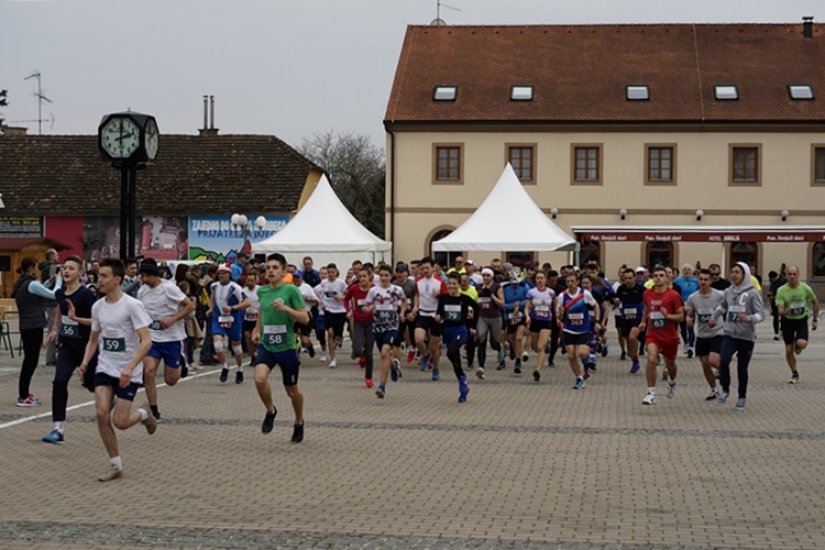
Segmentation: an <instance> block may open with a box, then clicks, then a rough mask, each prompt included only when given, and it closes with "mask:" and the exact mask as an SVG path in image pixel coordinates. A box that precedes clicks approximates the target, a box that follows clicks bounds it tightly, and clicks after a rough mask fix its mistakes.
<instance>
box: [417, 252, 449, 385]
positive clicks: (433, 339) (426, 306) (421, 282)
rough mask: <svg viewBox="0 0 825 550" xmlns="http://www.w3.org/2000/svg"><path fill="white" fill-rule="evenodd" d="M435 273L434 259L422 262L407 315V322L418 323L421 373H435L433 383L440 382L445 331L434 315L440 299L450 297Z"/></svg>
mask: <svg viewBox="0 0 825 550" xmlns="http://www.w3.org/2000/svg"><path fill="white" fill-rule="evenodd" d="M432 269H433V259H432V258H429V257H426V258H422V259H421V262H420V263H419V265H418V270H419V274H420V275H421V276H420V277H419V278H418V279H417V280H416V281H415V298H413V308H412V310H410V312H409V313H408V314H407V319H408V320H409V321H414V322H415V345H416V346H417V347H418V351H419V353H420V354H421V370H422V371H426V370H427V369H428V368H430V369H432V371H433V374H432V377H433V380H436V381H437V380H438V379H439V377H440V375H439V370H438V360H439V359H440V358H441V335H442V333H443V330H442V326H441V323H438V322H436V320H435V314H436V311H437V310H438V297H439V296H441V295H442V294H447V285H446V284H445V283H444V280H443V279H441V278H439V277H438V276H436V275H435V274H434V273H433V271H432ZM428 338H429V346H428V344H427V339H428Z"/></svg>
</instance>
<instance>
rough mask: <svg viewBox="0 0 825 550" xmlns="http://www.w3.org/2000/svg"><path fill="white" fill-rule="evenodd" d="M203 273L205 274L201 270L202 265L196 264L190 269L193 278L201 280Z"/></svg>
mask: <svg viewBox="0 0 825 550" xmlns="http://www.w3.org/2000/svg"><path fill="white" fill-rule="evenodd" d="M202 272H203V270H202V269H201V266H200V264H195V265H193V266H192V267H190V268H189V274H190V275H192V276H193V277H198V278H200V276H201V273H202Z"/></svg>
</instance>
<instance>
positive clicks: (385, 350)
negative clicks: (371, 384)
mask: <svg viewBox="0 0 825 550" xmlns="http://www.w3.org/2000/svg"><path fill="white" fill-rule="evenodd" d="M391 351H392V348H391V347H390V345H389V344H384V345H382V346H381V374H380V375H379V376H380V378H379V382H380V384H381V385H382V386H386V385H387V378H388V377H389V375H390V360H391V357H390V352H391Z"/></svg>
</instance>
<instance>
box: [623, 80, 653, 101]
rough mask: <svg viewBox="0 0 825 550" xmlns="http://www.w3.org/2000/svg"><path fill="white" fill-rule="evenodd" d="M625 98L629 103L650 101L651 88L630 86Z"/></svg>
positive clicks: (645, 85)
mask: <svg viewBox="0 0 825 550" xmlns="http://www.w3.org/2000/svg"><path fill="white" fill-rule="evenodd" d="M625 97H626V98H627V99H628V101H647V100H648V99H650V88H648V86H647V84H628V85H627V86H626V87H625Z"/></svg>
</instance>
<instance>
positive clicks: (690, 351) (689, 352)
mask: <svg viewBox="0 0 825 550" xmlns="http://www.w3.org/2000/svg"><path fill="white" fill-rule="evenodd" d="M685 355H687V356H688V359H693V348H688V349H687V352H686V353H685Z"/></svg>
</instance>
